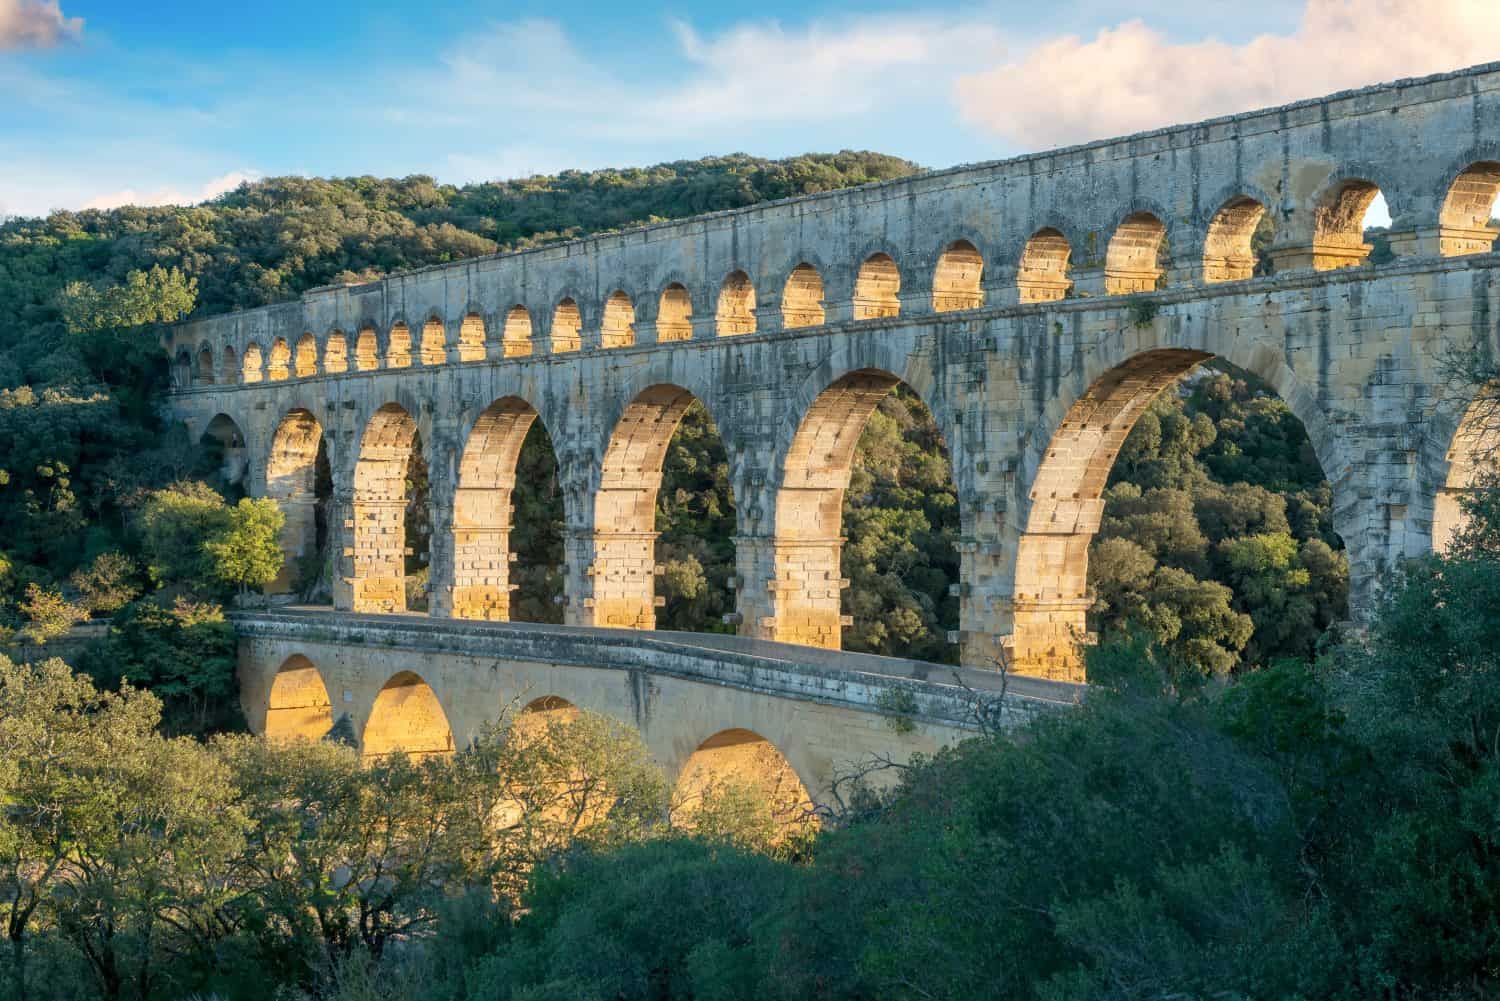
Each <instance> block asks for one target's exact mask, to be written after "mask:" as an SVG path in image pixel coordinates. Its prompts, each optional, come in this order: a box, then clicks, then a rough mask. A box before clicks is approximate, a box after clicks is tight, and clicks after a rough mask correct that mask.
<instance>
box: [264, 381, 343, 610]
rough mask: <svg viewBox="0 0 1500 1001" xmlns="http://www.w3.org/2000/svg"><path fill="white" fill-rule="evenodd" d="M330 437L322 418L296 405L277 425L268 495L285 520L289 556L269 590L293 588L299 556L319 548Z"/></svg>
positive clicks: (269, 464)
mask: <svg viewBox="0 0 1500 1001" xmlns="http://www.w3.org/2000/svg"><path fill="white" fill-rule="evenodd" d="M326 440H327V439H326V438H325V437H324V435H323V427H322V425H321V424H319V423H318V419H317V418H316V417H314V416H313V414H312V412H311V411H308V410H301V409H298V410H292V411H290V412H288V413H287V415H286V416H285V417H283V418H282V419H281V421H280V423H279V424H277V426H276V433H275V434H274V435H272V438H271V455H270V458H269V459H268V460H267V461H266V496H268V497H271V498H273V499H274V500H275V501H276V503H277V506H279V507H280V508H281V513H282V514H283V515H284V516H285V518H286V521H285V523H284V524H283V526H282V529H281V540H280V541H281V551H282V552H283V553H285V554H286V560H285V562H284V563H283V565H282V570H281V573H280V574H279V575H277V578H276V580H274V581H272V582H271V583H270V584H269V585H267V587H266V590H267V591H268V592H270V593H276V594H282V593H286V592H288V591H290V590H292V589H293V587H294V586H295V585H296V583H297V579H298V577H299V576H300V574H299V570H300V568H299V566H298V564H299V562H300V561H301V560H302V559H304V558H306V557H309V556H313V555H315V554H316V553H317V551H318V468H319V462H320V460H321V463H322V465H323V467H324V468H325V469H326V468H327V465H328V456H327V453H326V451H325V444H326Z"/></svg>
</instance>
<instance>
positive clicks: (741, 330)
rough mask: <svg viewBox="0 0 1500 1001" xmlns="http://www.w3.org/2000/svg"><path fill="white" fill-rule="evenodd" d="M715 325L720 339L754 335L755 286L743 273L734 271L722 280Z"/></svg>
mask: <svg viewBox="0 0 1500 1001" xmlns="http://www.w3.org/2000/svg"><path fill="white" fill-rule="evenodd" d="M715 323H716V326H717V330H718V334H719V336H720V337H729V336H732V335H734V334H753V333H755V286H754V285H751V284H750V276H749V275H747V274H745V272H743V271H735V272H732V273H731V274H730V275H729V277H728V278H725V279H724V284H723V285H722V286H720V288H719V308H718V311H717V313H716V314H715Z"/></svg>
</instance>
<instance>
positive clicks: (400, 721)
mask: <svg viewBox="0 0 1500 1001" xmlns="http://www.w3.org/2000/svg"><path fill="white" fill-rule="evenodd" d="M360 749H361V751H362V752H363V754H364V757H365V760H367V761H368V760H370V759H372V758H380V757H384V756H385V755H388V754H406V755H408V756H410V757H414V758H425V757H429V756H431V755H438V754H442V755H447V754H452V753H453V750H454V744H453V730H452V728H451V727H450V726H449V725H448V714H447V713H445V712H443V705H442V703H441V702H439V701H438V697H437V693H436V692H434V691H433V690H432V686H430V685H428V684H427V682H425V681H423V680H422V678H421V676H420V675H418V674H416V673H414V672H412V671H402V672H400V673H399V674H396V675H394V676H393V677H392V678H391V679H390V680H389V681H387V682H386V683H385V685H384V686H382V687H381V689H380V693H379V694H378V695H376V696H375V705H374V706H372V707H371V709H370V718H369V720H368V721H367V722H366V723H365V732H364V736H363V738H362V739H361V741H360Z"/></svg>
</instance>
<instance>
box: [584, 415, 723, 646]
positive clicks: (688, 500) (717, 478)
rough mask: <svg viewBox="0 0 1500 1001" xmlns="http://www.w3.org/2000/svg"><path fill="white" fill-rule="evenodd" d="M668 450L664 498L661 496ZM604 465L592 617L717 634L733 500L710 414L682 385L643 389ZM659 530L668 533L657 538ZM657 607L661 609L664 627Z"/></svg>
mask: <svg viewBox="0 0 1500 1001" xmlns="http://www.w3.org/2000/svg"><path fill="white" fill-rule="evenodd" d="M669 454H670V459H671V461H670V470H669V471H670V472H671V480H670V481H669V482H670V485H671V489H670V496H668V497H664V498H659V492H660V490H661V487H662V485H663V482H664V476H663V472H664V467H667V466H668V465H669ZM602 466H603V468H602V470H601V477H600V488H599V490H598V492H597V493H596V494H595V496H594V537H593V544H594V553H593V560H592V563H593V574H592V581H593V595H592V602H593V603H592V606H591V607H592V615H591V617H589V621H590V622H591V623H592V624H594V625H601V626H614V627H617V628H623V629H655V628H658V625H660V627H662V628H676V629H693V630H699V631H703V630H707V629H710V628H712V627H713V626H714V625H715V624H718V625H719V626H720V627H721V628H722V625H723V623H722V616H723V614H725V612H727V609H728V600H727V593H728V576H729V569H730V567H731V566H732V564H733V560H734V554H733V545H734V543H733V524H734V522H733V518H734V516H733V499H732V497H730V496H729V490H728V462H727V459H726V458H725V457H724V450H723V444H722V442H721V441H720V440H719V435H718V430H717V429H716V428H715V427H714V425H713V422H712V421H711V420H709V418H708V414H707V411H705V410H704V409H703V407H702V405H701V404H699V403H698V401H697V400H696V398H695V397H694V396H693V394H692V393H690V392H688V391H687V390H685V389H682V388H681V387H679V386H670V385H658V386H652V387H650V388H648V389H646V390H645V391H643V392H642V393H641V394H640V395H638V396H637V397H636V398H635V399H634V400H632V401H631V402H630V404H629V405H628V406H627V407H626V408H625V412H624V413H623V414H622V415H621V416H620V420H619V422H618V423H617V424H616V425H615V428H614V432H613V433H612V435H611V436H610V440H609V445H608V447H607V448H606V449H605V453H604V460H603V464H602ZM659 499H660V500H661V501H662V504H663V507H662V509H661V510H659V508H658V500H659ZM658 526H664V527H668V528H669V529H670V531H668V532H667V533H665V534H662V535H659V534H658V531H657V529H658ZM726 553H727V556H726ZM658 568H660V571H659V572H658ZM658 579H660V580H661V581H662V590H663V592H664V593H663V594H661V595H658V594H657V581H658ZM657 607H664V608H665V612H664V614H663V616H662V620H661V622H660V623H658V619H657V614H656V609H657ZM716 615H717V616H718V620H717V623H716V621H715V616H716Z"/></svg>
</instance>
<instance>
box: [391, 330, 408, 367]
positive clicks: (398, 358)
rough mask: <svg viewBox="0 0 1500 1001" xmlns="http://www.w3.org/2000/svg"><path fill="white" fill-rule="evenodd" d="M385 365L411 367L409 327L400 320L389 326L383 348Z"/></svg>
mask: <svg viewBox="0 0 1500 1001" xmlns="http://www.w3.org/2000/svg"><path fill="white" fill-rule="evenodd" d="M385 367H386V368H410V367H411V328H410V327H408V326H407V325H406V324H404V323H402V322H400V321H397V322H396V323H395V324H394V325H393V326H392V327H391V336H390V339H389V341H388V342H387V344H386V350H385Z"/></svg>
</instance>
